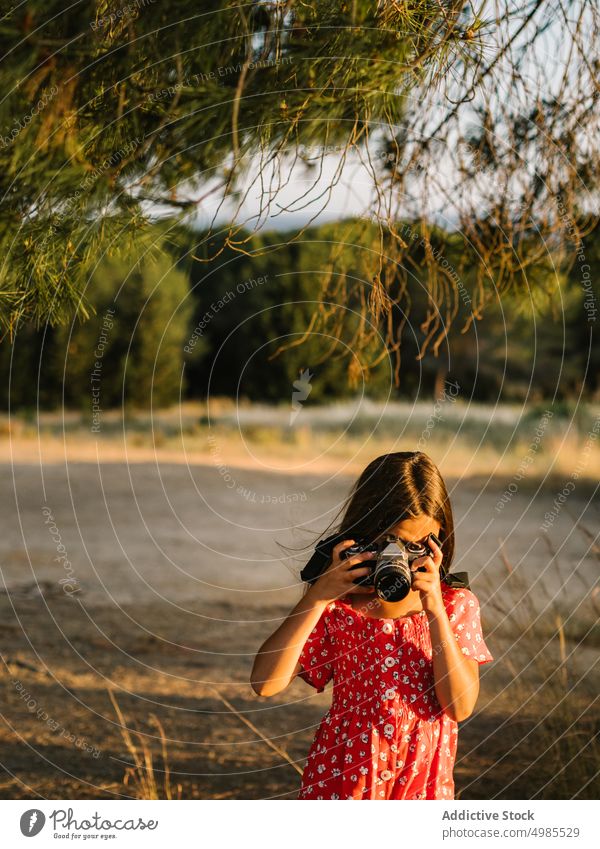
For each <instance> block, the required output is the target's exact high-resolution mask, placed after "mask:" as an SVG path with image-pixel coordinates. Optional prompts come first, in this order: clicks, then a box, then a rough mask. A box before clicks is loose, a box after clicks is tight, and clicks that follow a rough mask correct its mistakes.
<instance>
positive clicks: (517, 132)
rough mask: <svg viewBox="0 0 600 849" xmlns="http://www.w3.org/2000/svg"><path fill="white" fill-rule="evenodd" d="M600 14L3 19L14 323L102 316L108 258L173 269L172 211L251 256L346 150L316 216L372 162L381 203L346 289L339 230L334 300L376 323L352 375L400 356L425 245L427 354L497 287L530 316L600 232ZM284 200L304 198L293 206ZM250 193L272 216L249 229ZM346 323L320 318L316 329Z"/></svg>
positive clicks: (9, 316) (282, 6) (120, 14)
mask: <svg viewBox="0 0 600 849" xmlns="http://www.w3.org/2000/svg"><path fill="white" fill-rule="evenodd" d="M599 21H600V15H599V10H598V7H597V4H595V3H592V4H590V3H588V2H586V0H573V2H570V0H530V2H527V3H517V2H511V0H482V2H481V3H480V4H478V5H477V6H475V5H473V4H471V3H464V2H455V0H444V2H439V0H403V2H397V0H379V2H368V0H347V2H336V0H324V1H323V2H318V3H314V4H307V3H303V2H297V0H287V2H268V0H254V2H247V3H238V2H231V0H220V2H219V0H207V2H204V3H203V4H202V6H201V7H199V6H198V5H197V4H196V3H193V2H189V0H171V2H169V3H168V4H166V3H159V2H154V0H131V2H129V3H125V2H123V0H112V1H111V2H108V1H107V0H96V1H95V2H90V0H82V2H75V3H73V4H70V5H69V7H68V9H67V8H65V4H64V3H62V2H59V0H43V2H42V0H32V2H25V3H21V4H19V5H14V4H2V12H1V13H0V47H1V49H2V56H3V59H2V63H1V65H0V74H1V77H2V83H3V85H2V90H3V93H4V94H3V98H2V102H1V105H0V181H1V189H2V204H1V205H0V215H1V216H2V229H1V231H0V239H1V241H2V250H3V264H2V297H1V301H0V321H1V322H2V324H3V327H4V328H5V330H7V331H9V332H11V333H12V332H14V330H15V329H16V328H17V327H18V325H19V322H21V321H22V320H32V321H34V322H36V323H37V324H38V325H42V324H44V323H46V322H50V323H51V324H56V323H60V322H65V321H69V320H71V319H72V317H73V316H74V315H77V316H79V317H82V318H86V317H87V316H88V315H89V314H90V312H91V311H93V305H92V301H91V299H90V298H89V284H90V280H91V279H92V275H93V272H94V269H95V268H96V265H97V263H98V261H99V259H100V258H101V257H102V256H104V255H109V256H113V255H122V256H126V255H127V252H128V251H131V250H132V247H133V245H134V244H135V246H136V249H139V248H140V246H141V245H142V244H143V240H144V239H146V249H147V250H149V251H150V252H151V253H156V252H157V251H158V250H159V248H158V246H157V245H156V244H155V243H154V241H153V239H154V231H153V230H152V228H151V227H149V224H150V223H151V221H152V220H153V218H155V217H156V215H157V214H159V212H161V211H162V212H165V213H168V214H169V215H172V214H173V213H176V214H177V215H178V216H179V221H180V222H188V223H189V222H191V221H193V218H194V216H195V215H196V213H197V212H198V211H199V210H202V209H211V210H213V211H215V215H214V221H215V224H214V227H213V228H211V230H209V232H208V233H207V234H206V242H207V245H210V244H211V239H212V236H213V235H214V234H218V235H219V237H220V238H219V239H218V240H217V242H214V240H213V244H218V245H220V247H219V250H221V249H224V248H225V247H227V248H230V249H233V250H237V251H239V252H244V251H245V250H247V249H248V242H249V239H250V238H251V237H252V232H253V230H256V229H259V227H261V226H262V224H263V223H264V221H265V220H266V218H267V217H268V216H269V215H270V214H271V211H272V210H273V209H276V210H277V211H278V212H280V213H281V212H285V211H298V210H300V209H302V207H303V205H304V202H305V198H306V196H307V194H308V190H307V185H310V183H311V180H313V181H314V183H315V184H316V183H317V181H318V179H322V178H323V174H324V173H325V171H326V169H325V168H324V166H325V163H326V162H330V161H332V157H333V162H334V163H335V169H334V170H333V172H332V174H333V176H331V177H330V178H327V180H326V182H327V185H326V187H325V189H324V190H323V191H322V192H321V193H320V198H318V199H317V201H316V203H315V201H313V203H312V204H311V206H310V208H309V210H308V213H309V215H310V216H312V217H311V220H313V219H314V217H316V215H317V213H318V211H319V210H320V209H322V208H324V207H325V206H326V204H327V202H328V198H329V197H330V192H331V190H332V188H333V187H334V185H335V184H337V183H338V182H339V181H340V180H341V179H342V175H343V173H344V169H345V168H346V167H347V164H348V162H349V161H350V158H351V157H355V158H358V159H359V160H360V161H361V162H362V163H363V165H364V167H365V169H366V172H367V173H368V174H369V175H370V182H371V185H372V188H373V191H372V193H371V194H370V195H369V197H368V198H366V199H365V211H364V223H365V228H364V238H365V239H367V240H368V242H367V243H365V245H364V252H363V259H362V267H361V268H360V269H359V270H358V271H359V273H358V274H355V275H354V276H353V279H350V278H349V277H347V276H345V270H344V268H343V265H341V262H342V257H343V255H344V238H343V231H342V230H340V231H339V235H338V237H337V239H336V240H333V242H332V244H331V248H330V251H329V254H328V256H327V257H325V258H324V260H323V266H322V272H323V274H322V287H321V293H320V297H321V298H322V300H324V301H334V302H335V303H337V304H338V305H339V306H340V308H341V309H343V308H344V305H345V304H347V303H348V302H350V301H352V302H355V301H356V302H358V303H359V304H360V311H361V314H362V315H363V316H364V317H365V319H366V318H368V320H365V321H364V322H363V323H362V326H361V329H360V333H359V334H358V335H357V334H356V333H355V332H354V329H353V328H350V329H349V330H348V333H349V334H350V335H349V336H348V338H352V339H353V356H352V358H351V361H350V363H349V368H350V373H351V377H352V374H354V377H356V364H355V365H354V366H353V365H352V362H354V359H355V358H354V355H355V354H358V356H359V357H360V356H361V352H362V351H369V350H372V348H373V342H374V339H375V337H376V335H378V334H379V333H380V331H381V327H383V329H384V332H385V333H386V337H387V344H388V346H389V350H391V351H394V350H395V351H398V350H399V345H400V339H401V334H400V335H399V334H398V332H397V331H398V327H397V324H396V323H395V322H393V321H391V320H390V316H391V315H392V310H393V309H394V307H400V308H401V309H402V311H403V312H404V313H408V311H409V310H410V304H411V297H412V294H413V293H412V291H411V288H412V284H411V280H412V275H413V272H414V268H413V267H412V266H411V263H412V262H413V258H414V252H413V251H412V249H411V245H413V243H414V242H415V241H418V242H419V243H420V244H422V246H423V259H422V261H423V263H424V266H425V269H426V271H427V291H428V296H429V310H428V314H427V316H426V317H425V326H426V327H427V329H428V332H427V333H426V334H425V338H424V348H423V349H422V351H421V354H423V353H424V351H425V350H426V348H427V346H429V345H432V346H433V347H434V348H436V346H438V347H439V345H440V344H441V343H442V342H443V340H444V339H445V338H446V336H447V334H448V332H449V329H450V327H451V325H452V323H453V321H455V320H456V319H457V317H458V316H459V313H460V314H462V313H463V312H464V311H463V310H461V303H462V304H463V305H464V303H466V302H467V300H466V299H467V298H468V303H469V306H470V309H469V310H468V311H467V313H468V314H467V315H466V316H463V324H462V327H463V329H465V330H467V329H468V327H469V325H470V324H471V323H472V322H473V321H474V320H477V319H479V318H480V317H481V315H482V313H483V311H484V310H485V309H486V308H488V306H489V305H490V304H491V303H493V302H495V301H496V300H497V298H498V297H499V296H502V295H503V294H504V293H507V292H511V291H512V292H514V293H515V294H516V297H517V301H519V300H520V301H521V302H526V301H528V300H530V299H531V298H532V287H533V289H535V287H536V286H537V285H538V281H540V280H543V281H547V279H548V277H547V275H545V274H542V275H538V274H536V271H535V269H536V268H538V267H539V266H540V265H545V266H548V265H550V266H552V265H554V264H558V265H559V266H561V267H563V268H564V267H567V266H568V264H569V263H572V262H573V260H574V258H575V257H576V256H577V254H578V253H581V250H582V244H583V242H582V240H583V239H584V238H585V235H586V233H587V232H589V231H590V230H591V229H592V228H593V226H594V225H595V223H596V220H597V212H598V209H597V174H598V164H599V163H598V146H597V143H596V141H595V139H596V138H597V131H598V101H599V98H598V92H599V90H600V88H599V85H598V69H599V67H600V59H599V56H598V50H599V46H598V45H599V43H600V39H599V38H598V36H599ZM296 169H302V173H303V174H304V175H305V176H304V178H303V179H302V180H297V182H295V177H294V175H295V174H296V175H297V174H298V173H299V172H298V171H297V170H296ZM307 181H308V182H307ZM290 184H292V185H297V198H296V200H295V202H294V203H291V204H290V203H289V202H288V203H287V204H286V205H285V206H282V205H281V204H280V205H279V206H277V204H278V199H279V198H280V197H281V192H282V189H283V188H285V187H289V185H290ZM253 193H254V194H257V195H258V196H259V198H260V207H261V211H260V214H259V215H258V216H257V217H256V220H255V221H253V222H248V221H245V220H241V219H240V215H239V214H238V213H240V212H241V210H242V208H243V201H244V199H245V198H247V197H248V196H250V195H251V194H253ZM209 201H210V203H209ZM224 208H228V209H233V213H232V215H231V216H230V220H229V221H228V223H227V224H226V225H223V224H222V223H218V221H219V219H218V216H217V212H218V211H219V210H221V211H222V210H223V209H224ZM313 213H314V214H313ZM401 221H402V222H407V221H409V222H411V224H410V226H409V228H408V230H407V229H405V227H406V225H404V229H402V228H400V227H399V222H401ZM372 222H375V223H376V225H377V226H376V228H375V229H374V228H372V227H370V226H367V225H370V224H371V223H372ZM440 225H443V226H444V227H445V228H446V229H449V230H452V229H454V230H456V231H457V232H458V233H460V234H461V244H462V253H461V255H460V257H458V259H457V262H456V263H454V264H452V263H450V262H449V261H448V260H447V258H446V257H445V256H443V255H441V254H439V253H437V252H436V249H435V247H434V244H433V242H432V234H433V233H434V231H435V228H436V227H438V226H440ZM303 231H304V229H303V228H300V229H299V230H298V232H297V233H295V234H293V235H292V236H291V237H290V238H291V239H292V240H299V239H301V238H302V233H303ZM222 236H224V238H221V237H222ZM265 249H268V246H266V248H265ZM205 253H206V252H205ZM209 253H210V252H209ZM209 258H210V257H209V256H205V259H209ZM213 258H214V255H213ZM467 269H468V274H467V273H466V270H467ZM539 285H544V283H539ZM339 321H340V315H339V314H336V311H335V310H332V311H330V312H327V313H324V312H323V311H322V310H321V311H319V313H318V314H317V315H316V318H315V322H314V323H313V325H312V327H313V329H314V330H315V331H318V332H322V333H329V332H331V329H332V328H333V327H336V326H338V325H339ZM353 368H354V372H352V369H353Z"/></svg>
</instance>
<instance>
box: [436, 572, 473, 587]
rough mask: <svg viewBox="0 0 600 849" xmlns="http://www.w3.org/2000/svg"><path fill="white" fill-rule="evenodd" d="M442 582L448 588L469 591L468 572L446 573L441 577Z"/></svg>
mask: <svg viewBox="0 0 600 849" xmlns="http://www.w3.org/2000/svg"><path fill="white" fill-rule="evenodd" d="M442 581H443V582H444V583H445V584H446V586H448V587H453V588H456V589H465V590H468V589H470V587H469V574H468V572H447V573H446V574H445V575H442Z"/></svg>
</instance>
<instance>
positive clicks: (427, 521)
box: [389, 515, 440, 542]
mask: <svg viewBox="0 0 600 849" xmlns="http://www.w3.org/2000/svg"><path fill="white" fill-rule="evenodd" d="M389 532H390V533H392V534H395V535H396V536H399V537H403V538H404V539H406V540H408V541H411V542H418V541H420V540H422V539H424V538H425V537H427V536H428V535H429V534H436V535H438V534H439V533H440V523H439V522H436V520H435V519H432V518H431V516H426V515H422V516H415V517H414V518H410V519H403V520H402V521H401V522H398V523H397V524H396V525H394V526H393V527H392V528H390V531H389Z"/></svg>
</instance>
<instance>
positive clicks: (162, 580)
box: [0, 401, 600, 799]
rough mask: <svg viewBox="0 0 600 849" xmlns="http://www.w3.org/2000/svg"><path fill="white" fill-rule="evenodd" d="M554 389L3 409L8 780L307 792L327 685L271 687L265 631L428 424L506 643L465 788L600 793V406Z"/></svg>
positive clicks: (27, 787) (262, 794)
mask: <svg viewBox="0 0 600 849" xmlns="http://www.w3.org/2000/svg"><path fill="white" fill-rule="evenodd" d="M545 409H546V408H545V407H543V406H541V407H538V408H536V409H535V410H529V411H522V410H519V409H516V408H499V409H497V410H493V409H491V408H477V407H474V406H470V407H466V406H464V405H463V406H459V403H458V402H457V403H456V404H451V405H449V406H447V407H446V406H443V407H442V408H441V409H438V410H437V411H436V410H435V409H434V408H432V407H428V406H427V405H425V406H419V407H417V408H413V407H410V406H408V405H400V404H396V405H388V406H387V407H385V409H383V410H381V409H376V408H374V407H373V406H372V405H368V404H367V405H362V406H359V408H358V409H356V405H348V404H347V405H339V406H332V407H328V408H323V409H318V408H314V409H311V408H309V407H308V406H307V407H306V409H303V410H301V411H300V413H299V415H298V417H297V418H296V419H295V421H294V423H293V426H290V423H289V419H290V410H289V408H285V407H281V408H276V409H266V408H261V407H255V406H252V405H240V406H236V405H233V404H232V403H231V402H225V401H219V402H217V403H211V405H210V407H209V408H207V407H206V406H205V405H186V406H184V407H182V408H181V409H179V408H177V409H172V410H163V411H157V413H156V414H155V415H152V416H150V415H149V414H143V413H139V412H138V413H133V412H130V413H128V414H127V415H126V417H125V419H123V417H122V416H121V415H120V414H118V413H116V412H107V413H104V414H103V415H102V419H101V428H100V433H98V434H94V433H91V432H90V419H89V416H87V414H86V413H82V412H80V411H77V412H69V413H65V415H64V416H63V415H62V413H54V414H52V413H44V414H42V415H40V416H39V417H37V416H36V415H34V414H29V415H26V414H23V415H20V416H18V417H11V418H10V420H9V419H8V417H6V416H5V417H4V419H3V420H2V422H1V423H0V427H1V432H2V440H1V442H0V445H1V448H2V452H3V454H2V458H1V461H2V470H3V474H2V476H1V478H0V485H1V494H2V503H3V505H5V523H4V534H3V536H2V538H1V539H0V563H1V567H0V577H1V579H2V580H1V581H0V644H1V651H0V654H1V661H2V663H1V665H0V673H1V674H2V677H3V683H4V688H3V690H4V700H3V707H2V719H3V722H2V724H1V725H0V764H1V765H2V767H1V768H2V774H1V775H0V788H1V791H2V795H3V796H4V797H5V798H36V797H37V798H73V799H76V798H108V797H111V798H154V797H160V798H169V797H171V798H256V799H264V798H293V797H294V796H295V794H296V793H297V790H298V783H299V775H298V769H299V768H301V766H302V764H303V760H304V757H305V755H306V752H307V750H308V747H309V745H310V742H311V740H312V737H313V735H314V732H315V730H316V727H317V725H318V722H319V720H320V718H321V716H322V715H323V713H324V711H325V710H326V708H327V705H328V700H329V694H328V693H327V692H325V693H323V694H316V693H315V692H314V691H312V690H311V689H310V688H309V687H308V686H307V685H305V684H304V683H303V682H301V681H297V682H295V683H294V684H293V686H292V687H291V688H290V689H289V690H288V691H286V692H285V693H284V694H281V696H280V697H276V698H275V699H272V700H264V699H259V698H258V697H256V696H255V695H254V693H253V692H252V690H251V688H250V687H249V684H248V677H249V671H250V667H251V664H252V658H253V655H254V652H255V651H256V649H257V648H258V646H259V645H260V643H261V642H262V640H263V639H264V638H265V636H266V635H267V634H268V633H269V632H270V631H272V630H273V628H274V627H275V626H276V624H277V622H278V621H280V619H281V617H282V616H284V615H285V613H286V611H287V610H288V609H289V607H290V606H291V604H292V603H293V602H294V601H295V599H296V598H297V597H298V596H299V593H300V592H301V588H300V585H299V581H298V570H299V568H300V566H301V565H302V563H303V561H304V560H305V559H306V556H307V551H308V549H309V548H310V546H311V544H312V543H313V542H314V540H315V538H316V537H317V536H318V535H319V534H320V533H321V531H322V530H323V528H324V527H325V526H326V524H327V522H328V521H329V520H330V519H331V517H332V513H335V511H336V508H337V506H338V505H339V504H341V503H342V501H343V498H344V497H345V495H346V494H347V492H348V489H349V487H350V485H351V483H352V482H353V480H354V478H355V476H356V474H357V473H358V472H359V471H361V469H362V468H363V467H364V465H365V463H366V462H368V461H369V460H371V459H372V458H373V457H375V456H377V454H379V453H382V452H385V451H392V450H401V449H414V448H416V447H421V448H422V450H425V451H426V452H427V453H430V454H431V456H432V457H433V458H434V460H435V461H436V462H437V463H438V464H439V466H440V467H441V469H442V471H443V473H444V475H445V477H446V480H447V483H448V486H449V489H450V491H451V494H452V501H453V507H454V512H455V519H456V530H457V563H456V565H455V568H456V569H457V570H459V569H467V570H468V571H469V574H470V576H471V584H472V586H473V588H474V590H475V592H476V593H477V595H478V597H479V598H480V600H481V603H482V615H483V623H484V632H485V635H486V641H487V642H488V645H489V646H490V648H491V650H492V653H493V655H494V658H495V661H494V663H493V664H490V665H489V666H487V667H484V668H483V669H482V683H481V695H480V700H479V704H478V709H477V711H476V713H475V714H474V715H473V716H472V717H470V718H469V720H467V721H466V722H465V723H463V724H462V727H461V733H460V737H459V740H460V742H459V754H458V759H457V764H456V770H455V780H456V788H457V795H458V796H459V797H461V798H464V799H475V798H477V799H493V798H525V799H527V798H571V797H577V798H597V794H598V789H599V787H598V775H597V770H598V761H599V759H600V751H599V743H598V731H599V725H598V715H599V714H598V692H599V691H600V687H599V683H600V675H599V670H598V649H599V647H600V631H599V627H598V613H599V612H600V599H599V590H598V563H599V561H600V547H599V543H598V526H599V522H598V519H599V518H600V503H599V499H598V480H599V478H600V474H599V472H600V466H599V462H600V457H599V454H600V452H599V451H598V440H597V439H596V437H595V436H594V435H593V434H594V433H595V431H594V427H595V426H596V424H597V422H598V421H600V419H598V411H597V410H595V409H590V408H586V409H577V410H576V411H573V410H571V411H569V410H560V409H558V408H554V410H553V415H552V416H549V417H548V416H547V417H546V419H545V420H544V419H543V416H544V411H545ZM536 433H537V434H538V437H539V438H538V441H537V442H536V441H535V438H536ZM540 434H541V435H540ZM420 441H421V442H420ZM227 476H229V477H227ZM569 481H570V482H572V484H573V486H572V488H569V489H568V490H567V495H566V496H565V497H564V499H563V500H560V493H561V492H563V491H565V485H566V484H567V483H569ZM231 482H233V484H234V485H233V486H230V483H231ZM290 496H298V497H296V498H295V499H294V498H291V497H290ZM49 517H51V524H50V525H49V521H50V520H49ZM548 517H550V518H548ZM281 546H283V548H282V547H281ZM286 546H287V547H289V549H292V553H291V555H290V556H289V558H288V556H287V555H286V554H285V552H286V551H287V550H288V549H287V548H286ZM67 564H68V568H67ZM67 577H68V579H69V581H70V583H66V578H67ZM69 590H71V591H69Z"/></svg>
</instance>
